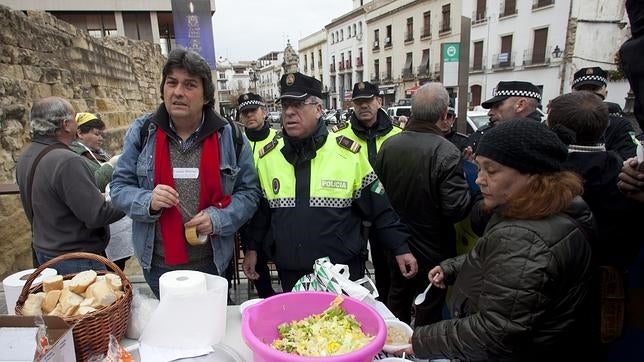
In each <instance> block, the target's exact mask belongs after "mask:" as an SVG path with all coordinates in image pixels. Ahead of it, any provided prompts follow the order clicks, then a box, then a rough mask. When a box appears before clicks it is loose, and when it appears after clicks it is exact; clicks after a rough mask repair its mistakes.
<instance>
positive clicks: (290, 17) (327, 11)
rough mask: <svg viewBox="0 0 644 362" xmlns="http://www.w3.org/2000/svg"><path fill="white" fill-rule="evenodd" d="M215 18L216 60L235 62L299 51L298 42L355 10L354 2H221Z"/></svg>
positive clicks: (222, 0) (318, 0)
mask: <svg viewBox="0 0 644 362" xmlns="http://www.w3.org/2000/svg"><path fill="white" fill-rule="evenodd" d="M215 6H216V11H215V15H214V16H213V20H212V21H213V28H214V34H213V36H214V38H215V56H216V57H217V58H219V57H220V56H223V57H225V58H228V59H229V60H232V61H239V60H254V59H257V58H259V57H261V56H262V55H265V54H267V53H268V52H270V51H273V50H284V48H285V47H286V40H287V39H289V40H290V41H291V45H292V46H293V48H295V50H297V47H298V40H299V39H301V38H304V37H305V36H308V35H310V34H313V33H315V32H316V31H318V30H320V29H322V28H324V26H325V25H327V24H328V23H330V22H331V20H332V19H334V18H337V17H338V16H340V15H342V14H345V13H347V12H348V11H350V10H351V6H352V1H351V0H217V1H216V3H215Z"/></svg>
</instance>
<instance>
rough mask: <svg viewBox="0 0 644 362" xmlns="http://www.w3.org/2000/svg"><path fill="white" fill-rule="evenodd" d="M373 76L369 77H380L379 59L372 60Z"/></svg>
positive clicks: (377, 78) (375, 78)
mask: <svg viewBox="0 0 644 362" xmlns="http://www.w3.org/2000/svg"><path fill="white" fill-rule="evenodd" d="M373 72H374V74H373V77H371V79H374V80H379V79H380V59H376V60H374V61H373Z"/></svg>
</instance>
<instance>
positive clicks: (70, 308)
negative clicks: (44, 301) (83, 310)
mask: <svg viewBox="0 0 644 362" xmlns="http://www.w3.org/2000/svg"><path fill="white" fill-rule="evenodd" d="M83 299H84V298H83V297H81V296H80V295H78V294H76V293H74V292H72V291H71V290H69V289H67V288H65V289H63V291H62V293H61V294H60V299H59V301H60V306H61V311H62V313H63V315H66V316H70V315H73V313H74V312H75V311H76V309H78V306H79V305H80V304H81V302H82V301H83Z"/></svg>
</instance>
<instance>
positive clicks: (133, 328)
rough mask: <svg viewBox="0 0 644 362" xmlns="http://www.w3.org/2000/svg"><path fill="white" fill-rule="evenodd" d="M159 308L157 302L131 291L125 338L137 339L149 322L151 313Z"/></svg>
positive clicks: (138, 292) (136, 291) (135, 290)
mask: <svg viewBox="0 0 644 362" xmlns="http://www.w3.org/2000/svg"><path fill="white" fill-rule="evenodd" d="M158 306H159V300H158V299H156V298H150V297H148V296H146V295H144V294H142V293H141V292H140V291H138V290H137V289H134V290H133V294H132V304H131V306H130V319H129V321H128V323H127V331H126V332H125V336H126V337H127V338H130V339H139V337H141V333H143V330H144V329H145V326H146V325H147V324H148V322H149V321H150V317H152V313H154V311H155V310H156V309H157V307H158Z"/></svg>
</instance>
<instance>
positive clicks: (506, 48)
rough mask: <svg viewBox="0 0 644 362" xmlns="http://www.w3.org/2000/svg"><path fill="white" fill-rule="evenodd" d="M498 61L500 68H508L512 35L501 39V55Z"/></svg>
mask: <svg viewBox="0 0 644 362" xmlns="http://www.w3.org/2000/svg"><path fill="white" fill-rule="evenodd" d="M498 61H499V65H500V66H503V67H507V66H510V64H511V62H512V35H506V36H502V37H501V53H500V54H499V58H498Z"/></svg>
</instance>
